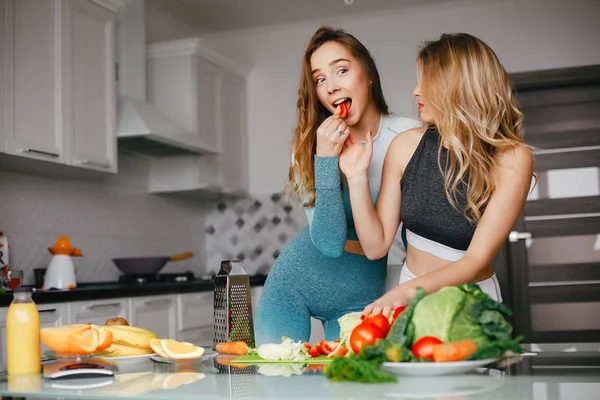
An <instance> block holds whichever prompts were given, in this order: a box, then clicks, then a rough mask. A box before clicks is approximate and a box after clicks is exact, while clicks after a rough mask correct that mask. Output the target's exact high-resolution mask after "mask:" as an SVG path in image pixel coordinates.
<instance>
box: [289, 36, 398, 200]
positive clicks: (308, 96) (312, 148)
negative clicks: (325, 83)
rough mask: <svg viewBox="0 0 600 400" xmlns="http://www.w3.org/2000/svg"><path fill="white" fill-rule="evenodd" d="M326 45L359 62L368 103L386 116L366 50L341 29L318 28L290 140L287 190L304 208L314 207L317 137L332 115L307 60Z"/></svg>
mask: <svg viewBox="0 0 600 400" xmlns="http://www.w3.org/2000/svg"><path fill="white" fill-rule="evenodd" d="M327 42H337V43H339V44H341V45H343V46H344V47H346V49H348V51H349V52H350V54H352V56H353V57H354V58H356V60H357V61H358V62H359V64H360V66H361V67H362V69H363V72H364V74H365V76H366V77H367V81H368V82H372V83H371V85H370V88H371V91H370V100H372V101H373V103H374V104H375V107H376V108H377V110H378V111H379V112H380V113H381V114H383V115H389V114H390V112H389V109H388V105H387V103H386V101H385V98H384V97H383V91H382V89H381V81H380V79H379V72H378V71H377V67H376V66H375V60H374V59H373V57H372V56H371V54H370V53H369V51H368V50H367V48H366V47H365V46H364V45H363V44H362V43H361V42H359V41H358V39H356V38H355V37H354V36H352V35H350V34H349V33H346V32H345V31H344V30H343V29H333V28H330V27H321V28H319V29H318V30H317V31H316V32H315V34H314V35H313V36H312V38H311V39H310V41H309V43H308V45H307V47H306V50H305V52H304V57H303V58H302V72H301V75H300V88H299V89H298V102H297V106H298V124H297V126H296V130H295V132H294V137H293V139H292V160H291V164H290V168H289V176H288V180H289V182H288V183H289V187H290V192H291V194H292V195H295V196H296V197H298V198H299V199H301V201H303V202H304V205H305V206H313V205H314V204H315V171H314V164H313V162H314V154H315V152H316V148H317V139H316V133H317V128H318V127H319V125H321V123H322V122H323V121H324V120H325V119H326V118H327V117H329V115H331V112H330V111H329V110H327V109H326V108H325V107H324V106H323V105H322V104H321V102H320V101H319V98H318V97H317V91H316V89H315V84H314V82H313V77H312V71H311V65H310V59H311V57H312V55H313V53H314V52H315V51H317V49H319V48H320V47H321V46H322V45H324V44H325V43H327Z"/></svg>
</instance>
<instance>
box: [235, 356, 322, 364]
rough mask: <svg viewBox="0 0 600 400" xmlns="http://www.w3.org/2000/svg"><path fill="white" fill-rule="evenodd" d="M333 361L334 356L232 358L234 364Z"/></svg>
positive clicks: (317, 362)
mask: <svg viewBox="0 0 600 400" xmlns="http://www.w3.org/2000/svg"><path fill="white" fill-rule="evenodd" d="M332 361H333V358H331V357H327V356H320V357H310V358H307V359H306V360H302V361H288V360H265V359H264V358H261V357H260V356H259V355H245V356H241V357H238V358H234V359H232V360H231V363H232V364H267V363H277V364H329V363H331V362H332Z"/></svg>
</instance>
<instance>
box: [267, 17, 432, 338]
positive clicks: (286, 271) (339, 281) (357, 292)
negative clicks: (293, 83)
mask: <svg viewBox="0 0 600 400" xmlns="http://www.w3.org/2000/svg"><path fill="white" fill-rule="evenodd" d="M342 103H343V106H340V104H342ZM338 106H340V107H345V108H346V111H347V113H346V112H344V113H343V114H347V115H339V114H336V112H335V111H336V108H337V107H338ZM416 126H420V123H419V122H418V121H416V120H413V119H408V118H392V117H391V116H390V112H389V110H388V106H387V103H386V101H385V99H384V96H383V91H382V89H381V83H380V80H379V73H378V72H377V68H376V66H375V62H374V60H373V58H372V57H371V54H370V53H369V51H368V50H367V49H366V48H365V47H364V46H363V45H362V44H361V43H360V42H359V41H358V40H357V39H356V38H355V37H354V36H352V35H350V34H348V33H346V32H344V31H343V30H334V29H331V28H327V27H324V28H320V29H319V30H318V31H317V32H316V33H315V34H314V35H313V37H312V38H311V40H310V42H309V44H308V46H307V48H306V51H305V54H304V57H303V60H302V73H301V77H300V88H299V90H298V123H297V128H296V131H295V134H294V137H293V142H292V162H291V165H290V170H289V184H290V185H289V187H290V189H291V192H292V194H293V195H295V196H296V197H298V198H299V199H300V200H301V201H302V202H303V204H304V207H305V210H306V215H307V218H308V222H309V225H308V226H307V227H306V228H305V229H304V230H303V231H302V232H301V233H300V234H299V235H298V236H297V237H295V238H294V239H293V240H292V241H291V242H290V243H289V244H288V245H287V246H286V248H285V249H284V250H283V251H282V253H281V254H280V255H279V257H278V258H277V260H276V262H275V264H274V265H273V268H272V269H271V271H270V273H269V275H268V278H267V281H266V283H265V286H264V288H263V291H262V294H261V297H260V300H259V303H258V307H257V315H256V320H255V334H256V342H257V344H262V343H279V342H281V337H282V336H287V337H290V338H292V339H294V340H296V341H298V340H302V341H306V340H308V339H309V337H310V317H311V316H312V317H314V318H316V319H318V320H320V321H321V322H322V323H323V326H324V329H325V336H326V338H327V339H331V340H334V339H337V338H338V337H339V325H338V322H337V319H338V318H340V317H341V316H343V315H344V314H346V313H348V312H356V311H361V310H362V309H363V308H364V307H365V306H366V305H367V304H369V303H371V302H372V301H374V300H375V299H377V298H378V297H379V296H381V295H382V294H383V291H384V288H385V278H386V272H387V254H381V256H380V257H378V258H377V259H374V260H369V259H368V258H367V257H365V255H364V252H363V250H362V248H361V246H360V243H359V242H358V238H357V236H356V231H355V230H354V224H353V221H352V210H351V209H350V202H349V196H348V185H347V182H346V178H345V177H344V176H343V175H341V174H340V169H339V165H338V161H339V154H340V151H341V150H342V146H343V144H344V142H345V140H346V139H347V138H348V135H349V134H350V132H351V131H352V132H354V135H355V137H356V139H357V140H361V139H364V137H365V134H366V132H368V131H372V132H373V139H372V143H373V145H372V147H373V156H372V160H370V167H368V168H367V169H366V170H365V174H367V175H368V176H369V179H370V184H369V185H368V186H366V187H365V190H366V191H367V192H368V194H367V196H368V197H369V198H370V199H371V200H370V201H371V202H374V201H375V199H376V198H377V194H378V192H379V185H380V180H381V169H382V167H383V160H384V158H385V154H386V152H387V149H388V146H389V144H390V143H391V141H392V139H393V138H394V137H395V136H396V135H397V134H398V133H399V132H402V131H405V130H407V129H410V128H413V127H416ZM371 207H372V203H371ZM385 253H387V252H385Z"/></svg>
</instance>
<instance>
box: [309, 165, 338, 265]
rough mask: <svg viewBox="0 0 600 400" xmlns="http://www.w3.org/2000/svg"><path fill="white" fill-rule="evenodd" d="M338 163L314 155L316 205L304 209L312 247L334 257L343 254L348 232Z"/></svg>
mask: <svg viewBox="0 0 600 400" xmlns="http://www.w3.org/2000/svg"><path fill="white" fill-rule="evenodd" d="M338 160H339V157H319V156H315V161H314V163H315V191H316V194H315V205H314V207H305V209H304V210H305V212H306V217H307V219H308V223H309V227H310V238H311V240H312V242H313V244H314V245H315V247H316V248H317V249H318V250H319V251H320V252H321V253H322V254H324V255H326V256H327V257H333V258H336V257H340V256H341V255H342V254H343V252H344V245H345V244H346V235H347V230H348V223H347V221H346V212H345V210H344V203H343V200H342V186H341V181H340V168H339V166H338Z"/></svg>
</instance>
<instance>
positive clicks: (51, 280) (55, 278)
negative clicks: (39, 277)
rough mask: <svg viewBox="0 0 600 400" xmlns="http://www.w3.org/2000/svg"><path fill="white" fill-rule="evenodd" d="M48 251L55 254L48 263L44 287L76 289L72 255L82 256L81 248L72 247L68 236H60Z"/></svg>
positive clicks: (45, 288) (47, 288) (44, 288)
mask: <svg viewBox="0 0 600 400" xmlns="http://www.w3.org/2000/svg"><path fill="white" fill-rule="evenodd" d="M48 251H49V252H50V253H52V254H53V255H54V256H53V257H52V259H51V260H50V264H48V269H47V270H46V275H45V277H44V285H43V286H42V289H43V290H50V289H75V288H76V287H77V280H76V278H75V266H74V265H73V259H72V257H81V256H82V254H81V250H80V249H78V248H75V247H72V246H71V241H70V240H69V238H68V237H67V236H60V237H59V238H58V239H56V243H55V244H54V246H52V247H48Z"/></svg>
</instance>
